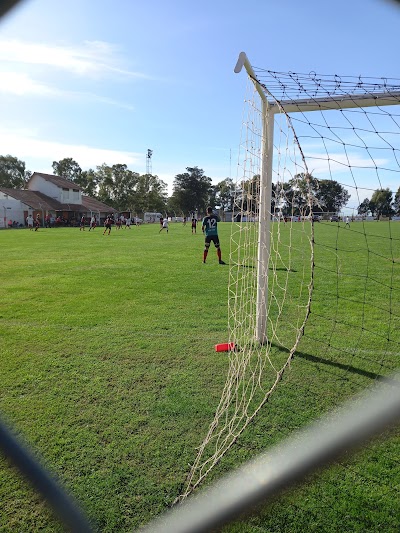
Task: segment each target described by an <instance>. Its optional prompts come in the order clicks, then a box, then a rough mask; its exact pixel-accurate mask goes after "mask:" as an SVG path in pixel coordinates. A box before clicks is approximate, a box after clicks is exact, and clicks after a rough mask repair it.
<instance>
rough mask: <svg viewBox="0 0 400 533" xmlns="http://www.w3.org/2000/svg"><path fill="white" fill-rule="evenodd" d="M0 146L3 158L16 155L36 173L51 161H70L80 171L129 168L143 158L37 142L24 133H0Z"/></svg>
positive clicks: (106, 150) (110, 151)
mask: <svg viewBox="0 0 400 533" xmlns="http://www.w3.org/2000/svg"><path fill="white" fill-rule="evenodd" d="M0 146H1V147H2V153H3V154H11V155H15V154H17V155H16V157H18V158H19V159H22V160H24V161H25V162H26V163H27V165H26V166H27V168H29V170H32V171H35V170H40V169H38V167H37V166H36V165H43V162H44V161H45V162H47V163H46V164H47V165H48V166H49V167H51V164H52V162H53V161H59V160H60V159H64V158H65V157H72V158H73V159H75V161H77V162H78V163H79V165H80V166H81V167H82V168H90V167H91V168H95V167H96V166H98V165H102V164H103V163H107V164H108V165H114V164H117V163H121V164H126V165H128V166H130V165H137V164H138V162H141V161H142V159H143V160H144V154H139V153H136V152H128V151H123V150H110V149H108V148H95V147H92V146H87V145H75V144H64V143H59V142H56V141H47V140H39V139H36V138H34V137H31V136H29V133H26V132H10V131H5V130H0ZM42 171H43V170H42Z"/></svg>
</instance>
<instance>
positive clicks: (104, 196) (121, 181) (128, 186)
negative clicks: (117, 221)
mask: <svg viewBox="0 0 400 533" xmlns="http://www.w3.org/2000/svg"><path fill="white" fill-rule="evenodd" d="M96 177H97V180H98V194H97V198H98V199H99V200H100V201H101V202H104V203H106V204H109V205H111V206H112V207H114V208H115V209H118V210H120V211H125V210H128V209H129V208H130V206H131V204H132V202H133V200H134V197H135V189H136V186H137V184H138V180H139V174H138V173H137V172H133V171H132V170H129V169H128V167H127V166H126V165H124V164H116V165H112V166H111V167H110V166H108V165H106V164H103V165H100V166H98V167H97V171H96Z"/></svg>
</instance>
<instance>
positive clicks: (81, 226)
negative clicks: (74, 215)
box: [79, 215, 85, 231]
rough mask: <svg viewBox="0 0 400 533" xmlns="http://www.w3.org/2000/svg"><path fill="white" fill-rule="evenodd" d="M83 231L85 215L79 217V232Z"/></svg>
mask: <svg viewBox="0 0 400 533" xmlns="http://www.w3.org/2000/svg"><path fill="white" fill-rule="evenodd" d="M82 230H83V231H85V215H82V217H81V225H80V226H79V231H82Z"/></svg>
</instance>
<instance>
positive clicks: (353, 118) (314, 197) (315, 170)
mask: <svg viewBox="0 0 400 533" xmlns="http://www.w3.org/2000/svg"><path fill="white" fill-rule="evenodd" d="M243 64H244V66H245V67H246V70H247V74H248V85H247V94H246V98H245V108H244V113H243V121H242V136H241V143H240V149H239V157H238V172H237V183H236V193H235V195H236V196H235V212H234V213H233V222H232V232H231V249H230V272H229V301H228V310H229V341H230V342H232V343H234V345H235V347H236V349H235V350H234V351H232V352H230V353H229V354H228V357H229V368H228V372H227V378H226V382H225V386H224V389H223V392H222V396H221V400H220V403H219V405H218V407H217V409H216V412H215V417H214V419H213V420H212V422H211V424H210V426H209V429H208V432H207V434H206V436H205V438H204V440H203V442H202V444H201V446H200V447H199V449H198V454H197V457H196V458H195V461H194V463H193V465H192V468H191V471H190V473H189V476H188V480H187V485H186V488H185V490H184V492H183V494H182V497H181V498H185V497H186V496H187V495H188V494H190V493H191V492H192V491H193V490H194V489H195V488H196V487H197V486H198V485H199V484H200V483H201V481H202V480H203V479H204V478H205V476H207V474H208V473H209V472H210V471H211V470H212V469H213V468H214V466H215V465H216V464H217V463H218V462H219V461H220V460H221V458H222V456H223V455H224V454H225V453H226V452H227V451H228V450H229V448H230V447H231V446H232V445H233V444H234V443H235V442H236V441H237V440H238V438H239V436H241V435H242V433H243V431H244V429H245V428H246V427H247V426H248V425H249V424H250V422H252V421H253V420H254V419H255V417H256V415H257V414H258V413H259V412H260V410H261V409H262V408H263V407H264V406H265V404H266V402H267V401H268V400H269V399H270V398H271V396H272V395H273V393H274V392H275V391H277V390H278V389H279V385H280V382H281V381H282V378H283V376H284V374H285V375H286V372H285V371H286V370H287V369H288V367H289V366H293V365H294V364H295V362H294V361H293V358H295V357H296V354H299V348H300V347H301V354H302V357H303V358H304V359H305V358H307V359H308V361H309V362H312V363H315V364H316V365H319V366H320V367H321V368H323V369H324V372H325V373H326V374H324V375H323V376H321V375H320V379H321V380H325V382H326V384H327V385H326V387H325V389H323V390H324V391H325V393H326V394H331V395H332V404H333V405H334V404H335V401H339V400H340V399H344V397H346V395H351V394H353V393H354V392H355V391H357V390H359V389H360V388H363V387H365V386H366V385H367V381H368V380H369V379H375V378H376V377H380V376H383V375H386V374H388V373H389V372H390V371H391V370H392V369H394V368H395V367H396V364H397V365H398V355H399V352H400V349H399V346H400V342H399V341H400V339H399V332H400V284H399V279H400V277H399V274H400V247H399V243H400V221H396V215H399V214H400V206H399V200H400V198H399V196H400V195H399V186H400V176H399V173H400V164H399V163H400V107H399V106H398V104H399V103H400V81H399V80H390V79H372V78H366V79H363V78H361V77H357V78H351V77H339V76H337V75H335V76H326V75H324V76H322V75H317V74H315V73H311V74H309V75H303V74H294V73H278V72H271V71H266V70H263V69H256V68H253V67H251V66H250V64H249V63H248V61H247V58H246V57H245V55H242V54H241V57H240V58H239V62H238V65H237V69H236V70H237V71H239V70H240V69H241V67H242V66H243ZM292 361H293V362H292ZM332 368H333V369H335V370H337V372H338V373H339V374H335V377H334V378H331V377H330V376H329V369H332ZM294 371H295V369H293V368H292V369H291V373H293V372H294ZM311 375H312V374H311ZM354 375H357V377H359V376H361V377H362V378H363V379H362V378H360V379H359V380H357V379H354V380H352V379H349V377H348V376H354ZM329 379H332V380H335V381H336V383H335V385H333V386H332V387H331V386H330V384H329ZM341 380H342V382H344V381H346V382H347V383H348V386H346V387H344V386H343V383H341ZM301 386H302V387H304V389H305V390H308V391H310V394H313V392H312V385H311V384H310V383H309V384H306V383H304V382H303V383H302V384H301ZM314 399H315V401H316V398H314ZM322 403H324V407H326V406H327V405H329V402H322ZM322 408H323V407H321V409H322ZM267 445H268V442H267V441H264V446H267Z"/></svg>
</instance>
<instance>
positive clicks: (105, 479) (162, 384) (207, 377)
mask: <svg viewBox="0 0 400 533" xmlns="http://www.w3.org/2000/svg"><path fill="white" fill-rule="evenodd" d="M393 226H394V225H392V226H391V227H393ZM335 227H336V226H335V225H333V226H330V225H328V224H319V225H316V227H315V230H316V244H318V242H319V240H320V242H321V246H319V247H318V254H319V255H318V256H316V264H318V265H321V267H319V268H316V280H315V284H316V285H315V286H316V290H315V295H316V302H315V309H316V312H315V315H313V313H312V314H311V318H312V320H310V327H309V329H307V328H306V335H305V337H304V339H303V341H302V343H301V345H300V347H299V353H298V356H297V357H296V358H295V360H294V361H293V363H292V366H291V369H290V370H289V372H287V373H286V374H285V378H284V380H283V381H282V383H281V384H280V386H279V387H278V390H277V392H276V393H275V394H274V396H273V398H272V399H271V401H270V402H269V403H268V404H267V406H266V407H265V408H264V409H263V411H262V413H260V416H259V417H258V418H257V419H256V421H255V423H254V424H252V425H251V426H250V427H249V428H248V430H247V431H246V432H245V433H244V434H243V436H242V437H241V438H240V439H239V441H238V442H237V444H236V445H235V446H234V447H233V448H232V449H231V450H230V451H229V452H228V454H227V455H226V457H225V458H224V460H223V461H221V463H220V465H218V467H217V468H216V470H215V472H214V473H213V474H212V475H211V476H210V482H211V481H212V480H213V479H216V478H218V477H219V476H220V475H221V474H223V473H224V472H225V471H228V470H230V469H231V468H233V467H236V466H238V465H239V464H241V463H242V462H243V461H244V460H247V459H249V458H250V457H252V456H254V455H255V454H256V453H258V452H260V451H261V450H264V449H265V448H267V447H268V446H270V445H271V444H274V443H277V442H279V440H280V439H282V438H284V437H285V436H287V435H289V434H291V432H292V431H294V430H296V429H297V428H300V427H302V426H304V425H305V424H307V423H308V422H309V421H311V420H313V419H314V418H316V417H318V416H319V415H321V414H322V413H324V412H326V411H327V410H329V409H331V408H332V407H333V406H335V405H337V404H338V403H339V402H340V401H342V400H344V399H346V398H347V397H349V396H351V395H352V394H354V393H355V392H357V391H358V390H361V389H363V388H365V387H366V386H369V385H370V384H371V383H372V382H373V380H374V379H375V378H376V377H378V376H379V375H382V374H386V373H388V372H390V371H391V370H392V369H393V368H395V367H396V365H398V352H399V350H398V342H397V340H396V337H395V331H391V333H390V336H391V340H390V341H387V340H386V341H384V340H383V337H382V338H380V340H378V341H376V335H372V333H374V331H373V330H372V332H371V328H370V327H368V328H366V330H365V331H364V332H363V333H360V330H359V329H357V330H356V329H355V331H354V334H353V335H352V338H353V339H354V340H353V343H354V349H352V350H349V351H348V353H347V352H346V351H344V353H340V352H339V348H340V341H341V339H343V336H342V335H341V334H338V332H339V333H340V331H341V330H342V329H343V330H344V323H343V322H346V320H347V319H349V320H350V318H349V317H351V316H353V314H357V312H358V311H357V310H358V309H359V307H360V306H359V304H357V303H356V301H355V298H347V299H339V300H338V299H337V298H335V297H334V294H337V292H338V281H337V278H338V276H337V275H336V272H337V269H336V267H335V265H336V264H337V256H338V254H337V252H335V251H332V249H331V248H332V246H333V248H334V249H335V242H336V243H338V244H337V245H336V248H340V249H343V248H346V247H348V249H349V250H350V249H354V242H355V240H354V239H355V238H356V237H357V238H359V236H358V235H355V231H354V230H353V231H351V232H347V233H346V234H345V233H344V232H343V231H340V232H338V231H336V230H335V229H334V228H335ZM371 228H373V232H372V229H371V233H373V234H374V235H375V234H376V232H378V234H379V232H385V231H386V229H385V225H384V224H374V225H373V226H372V225H371ZM395 228H396V229H395V231H397V236H395V239H394V240H392V241H390V242H391V246H392V249H393V250H394V253H393V257H394V258H395V259H396V260H399V257H400V251H399V250H398V243H399V241H398V240H396V239H398V238H399V234H400V231H399V228H400V226H395ZM283 230H284V228H283ZM229 235H230V224H221V225H220V238H221V244H222V251H223V258H224V259H225V260H226V261H227V262H228V252H229ZM381 237H382V235H381ZM338 239H339V240H340V239H341V241H340V242H338ZM360 239H361V240H360V242H362V236H360ZM364 239H365V237H364ZM371 239H374V241H376V242H374V246H375V247H377V248H379V247H380V246H382V247H383V246H384V247H387V246H388V245H387V239H386V238H385V239H382V238H379V235H378V236H377V237H371ZM357 242H358V241H357ZM328 244H329V247H326V246H327V245H328ZM323 245H324V246H325V249H324V246H323ZM331 245H332V246H331ZM360 247H361V244H360ZM396 247H397V248H396ZM0 250H1V259H0V268H1V280H2V283H1V286H0V297H1V300H0V301H1V309H0V336H1V351H0V364H1V384H0V412H1V414H2V416H3V417H4V418H5V419H6V420H7V421H8V422H9V423H10V424H11V425H12V427H13V429H14V431H15V432H16V433H17V434H18V435H19V436H20V437H21V438H23V440H24V441H25V442H27V443H29V446H31V448H32V449H33V450H34V452H35V453H37V454H39V455H40V457H41V460H42V461H43V463H44V464H45V465H46V466H47V467H48V468H49V469H50V470H51V471H52V472H54V473H55V474H56V475H57V476H58V477H59V479H61V480H62V483H63V484H64V486H65V487H66V488H67V489H68V490H69V491H70V492H71V493H72V494H73V495H74V497H75V498H76V499H77V500H78V501H79V502H81V504H82V505H83V507H84V509H85V510H86V512H87V514H88V516H89V517H90V519H91V521H92V522H93V524H94V527H95V528H96V529H97V530H99V531H105V532H112V531H131V530H132V529H134V528H138V527H139V526H140V525H143V524H145V523H147V522H148V521H149V520H151V519H152V518H153V517H155V516H156V515H158V514H159V513H161V512H163V511H165V510H166V509H167V508H168V507H169V506H170V505H171V504H172V502H173V501H174V500H175V498H176V497H177V496H178V495H179V493H180V491H181V488H182V486H183V484H184V481H185V477H186V475H187V473H188V470H189V464H190V463H191V462H192V461H193V459H194V457H195V453H196V450H195V449H196V447H197V446H199V444H200V443H201V441H202V439H203V437H204V435H205V433H206V431H207V429H208V426H209V424H210V422H211V420H212V418H213V415H214V411H215V409H216V406H217V405H218V402H219V399H220V396H221V392H222V388H223V385H224V383H225V376H226V373H227V370H228V364H229V361H228V358H227V356H226V354H224V353H222V354H221V353H216V352H215V351H214V344H216V343H218V342H224V341H226V340H227V331H228V328H227V298H228V291H227V284H228V275H229V266H226V267H225V266H220V265H218V264H217V258H216V254H215V251H214V250H213V249H211V251H210V253H209V258H208V264H207V265H203V264H202V250H203V236H202V234H201V232H198V234H197V235H191V232H190V227H188V226H186V227H183V226H182V225H181V224H171V225H170V231H169V234H166V233H165V231H163V232H162V233H161V234H159V233H158V227H157V226H156V225H146V226H142V227H140V228H136V227H133V228H132V229H131V230H125V229H121V230H119V231H116V230H115V228H113V230H112V233H111V235H110V236H103V235H102V228H97V229H96V230H95V232H90V233H89V232H88V231H87V230H86V231H85V232H80V231H79V228H75V229H71V228H65V229H46V230H42V229H41V230H40V231H38V232H30V231H28V230H4V231H2V232H0ZM363 250H364V248H362V250H361V248H360V253H361V254H364V251H363ZM381 251H382V252H383V250H381ZM386 251H387V250H386V249H385V250H384V252H385V253H386ZM396 254H397V255H396ZM376 257H378V256H376ZM332 258H333V259H332ZM374 258H375V254H374ZM357 260H359V259H357ZM340 264H341V265H342V262H341V263H340ZM380 264H381V265H382V264H383V263H382V262H381V263H380ZM385 264H386V263H385ZM393 264H394V263H392V265H390V268H389V267H387V268H386V267H382V266H381V267H380V271H381V272H380V274H381V277H382V276H383V278H384V279H385V280H387V279H389V280H391V282H390V283H391V286H392V287H394V288H393V289H392V290H391V298H392V301H393V309H394V311H395V312H394V313H393V316H392V322H391V323H392V325H393V324H394V323H396V320H398V318H396V313H397V311H398V303H396V302H398V299H397V300H396V299H395V296H396V295H398V290H399V281H398V280H399V277H398V270H396V269H397V267H398V265H396V264H394V266H393ZM323 265H324V266H325V267H324V268H322V266H323ZM368 265H369V268H370V269H371V268H373V269H378V270H379V264H378V266H375V265H376V263H375V260H372V258H370V260H369V261H368ZM294 266H295V265H294ZM347 267H348V268H350V264H349V262H348V261H347ZM293 268H294V267H293ZM343 268H344V267H343V266H341V269H343ZM327 272H328V273H327ZM329 272H330V274H329ZM340 272H342V270H341V271H340ZM374 272H375V270H374ZM396 273H397V277H396V276H395V274H396ZM371 274H373V272H371ZM372 277H373V278H374V276H372ZM344 279H345V280H346V286H345V287H344V286H343V287H342V286H340V291H342V289H343V290H346V291H348V292H349V293H350V294H351V293H352V286H353V285H354V287H355V292H356V293H357V294H360V291H359V287H358V285H357V282H356V281H354V283H352V282H351V281H350V282H349V281H348V280H349V278H348V277H346V278H343V280H342V281H343V283H344ZM355 279H356V278H355ZM357 279H358V278H357ZM324 280H325V281H326V282H327V284H323V281H324ZM340 283H341V282H340ZM349 283H350V285H348V284H349ZM396 287H397V289H396ZM364 288H365V283H364ZM396 291H397V292H396ZM372 292H373V291H372V290H369V288H368V289H364V293H363V294H366V295H367V296H365V297H364V300H365V299H366V298H367V301H368V302H369V304H370V305H369V307H373V306H372V300H373V296H372ZM346 294H347V293H346ZM375 294H376V299H375V300H374V306H375V309H376V305H377V302H378V303H379V300H380V298H378V296H379V294H381V298H382V300H384V301H385V302H386V301H387V291H386V290H385V291H383V290H381V291H380V293H379V291H375ZM318 295H319V296H318ZM328 295H330V298H328ZM353 300H354V301H353ZM338 301H339V303H338ZM323 302H325V303H326V304H327V305H325V306H324V305H323ZM335 302H336V303H335ZM342 302H346V306H347V308H346V309H342V307H341V306H342ZM332 305H335V307H334V313H333V311H332V312H330V310H331V309H332ZM343 305H344V304H343ZM383 305H384V304H383V303H382V305H381V307H382V308H383ZM385 305H387V304H385ZM378 310H379V306H378ZM343 315H346V317H347V318H346V319H344V318H343ZM377 315H378V316H379V312H378V313H377ZM381 315H382V311H381ZM314 316H315V317H318V316H320V317H325V318H319V319H318V318H314ZM332 316H335V317H338V319H337V320H336V321H335V322H334V324H335V327H333V328H332V319H331V318H332ZM368 316H369V315H368ZM397 317H398V313H397ZM329 318H330V320H329ZM361 319H362V320H364V323H366V321H367V317H366V313H365V312H364V314H363V316H362V317H361ZM328 322H329V325H328ZM386 322H387V321H385V323H386ZM346 331H347V333H346V335H347V337H346V338H349V335H350V334H349V333H348V330H346ZM377 331H378V333H379V328H377ZM335 332H336V333H335ZM329 336H330V337H329ZM357 336H358V338H359V339H362V342H361V343H360V342H357V340H356V337H357ZM396 342H397V344H396ZM376 343H377V345H378V348H379V350H378V351H377V352H376V353H375V352H374V350H376V346H375V344H376ZM343 344H345V347H347V346H348V344H346V342H345V341H343ZM367 344H368V346H367ZM389 346H390V350H389V348H388V347H389ZM360 347H361V348H360ZM396 347H397V350H396ZM357 348H358V352H356V349H357ZM399 451H400V449H399V440H398V434H397V433H395V432H393V431H392V432H389V433H388V434H387V435H386V436H385V438H384V439H383V441H380V442H377V443H374V444H373V445H372V446H370V447H368V448H366V449H365V450H363V451H362V452H361V454H359V458H357V459H346V460H345V462H344V464H343V465H337V466H335V467H334V468H333V469H330V470H329V471H327V472H325V473H323V474H322V475H318V476H314V479H312V480H310V481H309V482H308V483H307V485H306V486H305V487H303V488H301V489H298V490H296V491H292V492H289V493H288V494H287V495H285V496H284V498H281V499H279V500H277V501H276V502H274V503H273V505H272V507H271V506H268V507H266V508H265V509H260V510H259V513H258V514H257V515H256V516H255V517H252V518H249V519H246V520H244V521H241V522H238V523H236V524H234V525H230V526H228V527H227V530H231V531H240V532H245V531H249V532H251V531H276V532H278V531H299V532H300V531H306V530H307V531H377V530H378V529H384V530H385V531H397V528H398V522H399V521H398V516H399V512H400V509H399V499H398V490H399V485H400V471H399V462H398V457H399ZM0 500H1V502H2V505H1V508H0V531H4V532H14V531H21V532H23V531H27V532H28V531H48V532H52V531H62V526H61V525H60V523H59V522H58V521H57V519H56V518H55V517H54V516H53V515H52V513H51V511H50V510H49V508H48V506H47V504H46V503H45V502H43V501H42V499H41V497H40V496H39V495H38V494H37V493H36V492H35V491H33V490H32V489H31V488H30V486H29V484H27V483H26V482H25V481H23V480H22V479H21V477H20V475H19V474H18V472H17V471H16V470H15V468H14V467H12V466H10V465H9V463H8V462H7V460H6V459H3V458H2V459H1V460H0Z"/></svg>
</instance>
